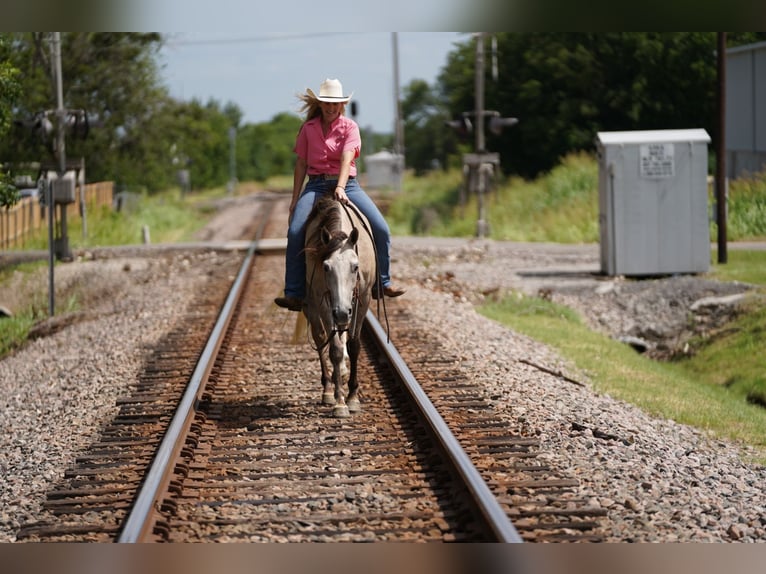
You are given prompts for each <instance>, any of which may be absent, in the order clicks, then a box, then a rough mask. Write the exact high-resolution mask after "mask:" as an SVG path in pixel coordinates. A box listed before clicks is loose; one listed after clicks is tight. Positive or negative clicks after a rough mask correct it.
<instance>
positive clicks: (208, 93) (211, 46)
mask: <svg viewBox="0 0 766 574" xmlns="http://www.w3.org/2000/svg"><path fill="white" fill-rule="evenodd" d="M166 34H167V38H168V41H167V44H166V46H165V47H164V48H163V50H162V52H161V54H160V58H159V62H160V67H161V73H162V78H163V80H164V83H165V85H166V86H167V87H168V89H169V90H170V94H171V95H172V96H173V97H175V98H177V99H180V100H191V99H192V98H196V99H198V100H200V101H202V102H203V103H205V102H207V101H208V100H209V99H211V98H212V99H215V100H217V101H218V102H220V103H221V104H226V103H228V102H233V103H235V104H236V105H237V106H239V108H240V109H241V110H242V111H243V114H244V117H243V122H244V123H261V122H268V121H269V120H271V119H272V118H273V117H274V116H275V115H276V114H278V113H280V112H290V113H296V114H297V113H298V110H299V107H300V102H299V101H298V99H297V97H296V96H297V94H299V93H303V92H305V90H306V88H311V89H312V90H314V92H318V91H319V85H320V84H321V83H322V81H324V80H325V79H326V78H337V79H339V80H340V81H341V82H342V84H343V89H344V92H346V93H350V92H353V99H354V100H355V101H356V102H357V110H358V112H357V116H356V120H357V122H358V123H359V125H360V126H361V127H363V128H365V129H369V128H372V129H373V130H374V131H375V132H378V133H391V132H393V128H394V117H395V98H394V91H395V90H394V34H393V33H392V32H322V31H313V32H311V31H310V32H284V33H277V32H258V31H256V32H252V33H249V34H248V33H246V32H226V31H223V32H215V31H213V32H210V31H206V32H169V33H166ZM469 40H470V35H469V34H466V33H456V32H397V33H396V45H397V46H398V50H397V51H398V55H399V58H398V61H399V87H400V91H401V90H403V88H404V87H405V86H406V85H407V84H409V83H410V82H411V81H412V80H414V79H422V80H425V81H426V82H428V83H429V84H433V83H434V82H435V81H436V78H437V76H438V75H439V73H440V72H441V70H442V68H443V67H444V66H445V65H446V63H447V56H448V54H449V53H450V51H452V50H454V48H455V45H456V44H463V43H466V42H468V41H469ZM347 113H349V114H350V110H347Z"/></svg>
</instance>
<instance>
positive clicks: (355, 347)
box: [346, 333, 362, 413]
mask: <svg viewBox="0 0 766 574" xmlns="http://www.w3.org/2000/svg"><path fill="white" fill-rule="evenodd" d="M361 346H362V344H361V340H360V339H359V334H358V333H357V334H356V335H355V336H353V337H349V339H348V345H347V347H348V358H349V375H348V397H347V398H346V404H347V405H348V410H349V411H350V412H352V413H357V412H359V411H360V410H362V405H361V404H360V402H359V381H358V380H357V378H356V366H357V361H358V359H359V350H360V349H361Z"/></svg>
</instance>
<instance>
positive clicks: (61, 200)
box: [50, 32, 74, 260]
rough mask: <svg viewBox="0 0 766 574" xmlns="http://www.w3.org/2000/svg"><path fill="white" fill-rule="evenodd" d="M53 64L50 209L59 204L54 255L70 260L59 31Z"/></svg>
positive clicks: (70, 191)
mask: <svg viewBox="0 0 766 574" xmlns="http://www.w3.org/2000/svg"><path fill="white" fill-rule="evenodd" d="M53 66H54V76H55V80H56V120H57V121H56V155H57V156H58V160H59V166H58V167H59V169H58V178H57V179H56V180H55V181H54V182H52V183H53V186H52V188H53V194H52V195H53V202H52V203H51V204H50V209H51V210H54V209H55V208H56V205H60V206H61V228H60V230H61V236H60V237H59V238H58V239H56V240H55V241H54V244H55V246H56V255H57V256H58V258H59V259H62V260H71V259H72V253H71V251H70V250H69V233H68V229H67V213H66V212H67V209H66V205H67V204H68V203H72V202H73V201H74V180H72V181H68V180H66V179H64V178H65V176H66V120H67V110H66V108H64V80H63V77H62V73H61V32H54V33H53ZM70 183H71V186H70V185H69V184H70ZM70 188H71V189H70Z"/></svg>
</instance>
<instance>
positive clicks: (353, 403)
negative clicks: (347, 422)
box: [346, 399, 362, 413]
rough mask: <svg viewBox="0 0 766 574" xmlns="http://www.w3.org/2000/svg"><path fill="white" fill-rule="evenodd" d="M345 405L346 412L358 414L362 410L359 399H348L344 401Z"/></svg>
mask: <svg viewBox="0 0 766 574" xmlns="http://www.w3.org/2000/svg"><path fill="white" fill-rule="evenodd" d="M346 405H347V406H348V410H349V411H350V412H352V413H358V412H359V411H361V410H362V403H360V402H359V399H349V400H348V401H346Z"/></svg>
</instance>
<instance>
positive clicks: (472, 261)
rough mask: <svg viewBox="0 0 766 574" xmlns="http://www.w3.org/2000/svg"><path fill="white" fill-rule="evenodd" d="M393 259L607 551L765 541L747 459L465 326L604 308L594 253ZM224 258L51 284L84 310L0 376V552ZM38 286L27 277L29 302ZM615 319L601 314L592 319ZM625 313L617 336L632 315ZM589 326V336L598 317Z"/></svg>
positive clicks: (556, 362) (499, 251) (81, 267)
mask: <svg viewBox="0 0 766 574" xmlns="http://www.w3.org/2000/svg"><path fill="white" fill-rule="evenodd" d="M394 253H395V260H394V264H393V271H394V275H395V278H396V279H397V281H400V282H402V283H405V284H406V285H407V287H408V289H409V290H408V292H407V294H406V295H405V296H404V299H403V300H406V301H407V302H408V303H414V305H411V306H410V310H411V312H412V313H414V314H415V315H416V316H417V317H419V320H422V321H425V322H427V324H429V325H431V327H430V328H431V329H432V330H433V332H434V333H436V334H438V335H439V337H440V338H441V339H442V340H443V341H444V344H445V345H446V346H448V347H449V348H453V349H454V353H455V354H456V356H460V357H462V368H463V369H465V370H466V371H467V372H469V373H470V374H471V376H472V377H473V378H474V380H475V381H476V383H477V384H478V385H481V386H482V387H483V388H484V389H485V391H486V394H487V396H488V397H490V398H491V400H492V401H493V402H494V404H495V405H496V406H497V407H498V408H499V409H500V410H501V412H502V413H504V415H505V416H507V417H508V420H509V427H510V426H511V425H512V426H513V428H519V427H521V428H524V429H534V432H536V433H538V434H539V436H540V438H541V439H542V442H543V448H544V450H545V451H546V452H547V453H548V454H547V455H546V456H547V457H549V458H550V462H551V464H553V465H555V466H557V467H558V468H561V469H567V472H569V473H571V475H572V476H573V477H576V478H578V479H579V480H580V482H581V491H582V496H583V497H585V498H586V499H587V500H589V501H590V503H591V504H593V505H598V506H602V507H605V508H607V509H609V522H608V532H609V536H610V540H612V541H664V542H668V541H676V540H678V541H766V532H765V530H764V528H765V527H764V523H765V522H766V508H765V507H764V498H763V487H762V485H763V484H764V483H766V469H764V468H762V467H758V466H753V465H749V464H746V463H745V462H743V460H745V459H747V458H748V456H749V455H751V454H752V453H751V452H748V451H743V450H741V449H739V448H738V447H737V446H736V445H733V444H730V443H727V442H725V441H721V440H717V439H715V438H712V437H708V436H706V435H705V434H704V433H701V432H698V431H696V430H694V429H691V428H689V427H686V426H683V425H679V424H676V423H674V422H672V421H666V420H657V419H654V418H651V417H649V416H647V415H646V414H644V413H642V412H641V411H640V410H638V409H637V408H634V407H632V406H631V405H628V404H624V403H622V402H620V401H616V400H614V399H612V398H610V397H608V396H600V395H598V394H596V393H595V392H594V391H593V390H592V389H591V388H590V387H589V386H588V385H587V384H586V386H584V387H583V386H578V385H574V384H572V383H571V382H567V381H566V380H564V379H562V378H560V377H555V376H552V375H549V374H546V373H544V372H542V371H540V370H539V369H536V368H533V367H531V366H529V365H528V364H525V363H523V362H521V361H520V359H526V360H530V361H532V362H535V363H538V364H544V365H547V366H549V367H553V368H555V369H559V370H562V371H564V372H567V370H568V368H569V367H568V365H566V364H565V363H564V362H563V361H562V360H561V358H560V357H558V356H557V355H556V354H555V353H554V352H553V351H551V350H549V349H546V348H545V347H543V346H541V345H540V344H538V343H536V342H534V341H531V340H530V339H528V338H526V337H524V336H521V335H519V334H517V333H515V332H513V331H510V330H508V329H506V328H504V327H502V326H500V325H498V324H495V323H493V322H492V321H489V320H487V319H485V318H483V317H481V316H480V315H478V314H477V313H476V312H475V311H474V309H473V303H475V302H477V301H478V300H480V299H482V298H484V297H486V296H491V294H492V293H496V292H497V291H499V290H503V289H508V288H516V289H520V290H524V291H527V292H530V293H535V294H539V293H542V294H545V295H546V296H550V297H551V298H554V299H555V298H558V297H561V298H564V297H572V296H573V295H572V293H575V292H577V291H578V290H580V292H588V291H587V290H589V289H590V290H596V289H601V290H603V293H602V295H603V297H602V298H603V299H604V301H609V300H611V297H615V300H618V299H619V297H616V295H617V294H619V293H620V292H622V293H626V291H628V289H626V287H625V285H626V283H625V282H620V280H618V279H615V280H608V281H607V280H605V279H604V278H599V277H596V276H595V275H594V274H593V271H596V270H597V260H598V254H597V252H596V251H595V248H593V247H571V248H570V247H561V246H537V247H536V248H535V249H534V250H532V249H530V246H526V247H525V246H521V245H517V244H497V243H485V242H482V243H477V242H472V241H445V242H440V241H436V240H427V241H423V240H407V239H404V238H396V239H395V241H394ZM230 256H234V255H230ZM226 257H229V256H227V255H224V254H221V253H216V252H211V251H195V252H193V253H192V252H183V251H176V252H171V253H166V254H165V255H164V256H162V257H159V256H157V255H154V256H151V257H143V256H139V255H138V254H128V253H123V254H120V256H119V257H117V258H114V259H109V260H103V259H102V260H98V261H88V260H86V261H81V262H76V263H72V264H68V265H66V266H62V267H60V269H61V270H62V271H61V275H60V276H59V280H60V282H61V284H62V285H64V284H66V285H68V289H70V290H74V289H78V290H81V291H82V292H83V293H87V294H88V296H89V297H90V299H89V300H90V301H91V303H92V305H91V306H89V307H88V308H87V309H85V310H84V312H83V313H81V314H80V315H79V316H78V317H77V320H76V321H73V322H72V323H71V324H67V322H66V321H63V322H62V323H61V324H58V325H56V324H52V325H48V326H47V329H41V331H40V332H41V335H44V336H41V337H40V338H38V339H37V340H35V341H33V342H32V343H31V344H29V345H28V346H27V347H26V348H24V349H22V350H20V351H18V352H16V353H15V354H13V355H12V356H9V357H6V358H5V359H3V360H2V361H0V405H2V414H3V416H2V417H1V418H0V470H1V472H2V476H3V481H2V484H1V485H0V542H12V541H14V540H15V531H16V528H17V527H18V526H19V525H20V524H21V523H23V522H27V521H33V520H35V519H39V518H40V517H41V516H42V515H43V512H44V511H43V510H42V506H41V504H42V502H43V501H44V498H45V493H46V489H47V488H49V487H50V486H51V485H52V484H54V483H55V482H56V481H57V480H59V479H60V478H61V477H62V476H63V473H64V471H65V470H66V468H67V467H68V466H70V465H71V463H72V461H73V458H74V457H75V456H76V454H77V453H78V452H79V451H81V450H82V449H83V448H85V447H86V446H87V445H88V444H89V443H90V442H92V441H93V440H94V438H95V437H96V436H97V434H98V432H99V428H100V426H101V425H102V424H103V423H104V422H105V421H107V420H108V419H109V418H110V417H111V416H112V415H113V414H114V413H115V412H116V410H117V409H116V407H115V400H116V399H117V398H118V397H119V396H121V395H123V394H124V393H125V391H126V387H127V385H129V384H130V383H131V382H132V381H134V380H135V379H136V377H137V374H138V372H139V369H140V368H141V356H142V349H144V348H145V347H146V346H148V345H151V344H153V343H155V342H156V341H157V340H158V339H159V338H160V337H161V336H162V335H163V334H164V333H166V332H168V331H169V330H170V329H171V328H172V327H173V324H174V320H175V317H176V316H178V315H177V314H178V312H179V311H180V310H182V309H184V308H185V306H186V305H188V304H189V303H190V302H191V300H192V298H193V295H194V292H195V287H196V286H198V285H200V284H201V282H202V281H204V280H205V278H206V276H207V275H208V274H209V273H215V272H216V270H217V269H218V268H219V267H220V265H221V262H222V260H223V259H224V258H226ZM544 270H548V271H553V272H552V273H549V272H543V271H544ZM45 281H46V277H45V276H44V275H41V276H40V277H39V278H38V282H39V284H38V286H37V289H38V290H42V292H43V293H44V287H40V286H41V285H42V286H44V285H45ZM604 285H612V286H611V287H609V288H605V287H604ZM27 288H31V287H30V286H29V285H27ZM743 289H745V287H742V288H738V292H739V291H742V290H743ZM709 291H710V290H709V289H707V290H705V293H706V294H707V295H706V296H710V295H711V293H709ZM713 291H715V290H713ZM735 291H737V290H735ZM590 293H591V298H593V297H595V295H593V293H595V291H590ZM609 293H612V294H613V295H609ZM700 293H701V292H700ZM721 294H723V293H721ZM726 294H731V293H726ZM625 300H626V297H623V299H622V301H623V303H624V302H625ZM0 304H5V303H4V301H0ZM683 305H687V307H688V304H687V303H683ZM6 306H8V305H7V304H6ZM619 308H620V307H619V305H616V304H604V305H603V312H604V313H611V312H616V311H615V309H619ZM626 308H628V309H629V308H630V306H629V305H628V306H627V307H625V306H623V312H622V315H621V317H622V318H623V320H624V321H625V324H626V325H627V324H630V322H631V321H633V320H634V319H635V317H636V316H637V315H638V314H637V313H635V312H631V311H630V310H628V311H625V310H624V309H626ZM433 309H449V312H442V313H439V314H438V315H434V314H433V313H432V310H433ZM687 310H688V309H687ZM660 315H662V316H663V317H664V316H665V315H663V314H659V315H658V318H657V321H660V318H659V316H660ZM591 320H593V321H594V324H597V323H598V313H593V314H591ZM666 321H667V322H670V321H671V319H670V318H669V317H666V318H664V319H662V324H665V322H666ZM612 323H613V322H612ZM621 330H625V329H623V328H621ZM627 330H628V331H629V330H630V329H627ZM577 378H578V379H582V376H581V375H580V374H578V376H577ZM585 382H586V383H587V380H586V381H585ZM83 407H84V408H83ZM573 423H575V424H574V425H573ZM605 435H608V436H609V437H610V438H604V436H605Z"/></svg>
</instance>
